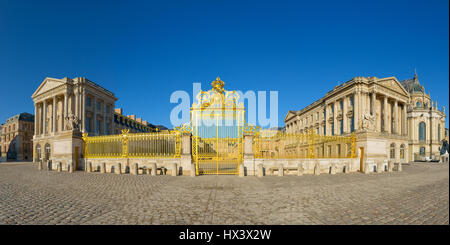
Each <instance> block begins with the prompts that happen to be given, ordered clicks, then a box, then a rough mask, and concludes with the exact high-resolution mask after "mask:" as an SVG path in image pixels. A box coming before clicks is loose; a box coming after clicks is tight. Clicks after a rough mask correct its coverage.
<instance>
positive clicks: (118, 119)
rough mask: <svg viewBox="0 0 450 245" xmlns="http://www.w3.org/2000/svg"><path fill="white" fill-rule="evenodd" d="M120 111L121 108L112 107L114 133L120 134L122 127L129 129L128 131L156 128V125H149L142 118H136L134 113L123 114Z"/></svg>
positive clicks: (153, 129)
mask: <svg viewBox="0 0 450 245" xmlns="http://www.w3.org/2000/svg"><path fill="white" fill-rule="evenodd" d="M122 112H123V110H122V108H116V109H114V134H120V133H121V131H122V129H129V130H130V133H144V132H154V131H156V130H157V129H156V127H154V126H153V125H151V124H150V125H149V123H148V122H147V121H143V120H142V118H136V115H128V116H125V115H123V114H122ZM152 126H153V127H152Z"/></svg>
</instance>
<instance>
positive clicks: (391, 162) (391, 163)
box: [388, 160, 394, 172]
mask: <svg viewBox="0 0 450 245" xmlns="http://www.w3.org/2000/svg"><path fill="white" fill-rule="evenodd" d="M393 170H394V160H388V172H392V171H393Z"/></svg>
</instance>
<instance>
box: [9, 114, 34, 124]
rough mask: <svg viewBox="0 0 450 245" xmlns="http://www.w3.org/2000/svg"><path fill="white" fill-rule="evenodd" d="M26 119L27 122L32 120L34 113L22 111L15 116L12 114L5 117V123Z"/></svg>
mask: <svg viewBox="0 0 450 245" xmlns="http://www.w3.org/2000/svg"><path fill="white" fill-rule="evenodd" d="M16 120H19V121H27V122H34V115H33V114H30V113H27V112H22V113H20V114H17V115H15V116H12V117H10V118H8V119H6V123H9V122H12V121H16Z"/></svg>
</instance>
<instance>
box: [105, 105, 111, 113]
mask: <svg viewBox="0 0 450 245" xmlns="http://www.w3.org/2000/svg"><path fill="white" fill-rule="evenodd" d="M109 110H110V107H109V105H106V113H109Z"/></svg>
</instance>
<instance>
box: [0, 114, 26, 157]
mask: <svg viewBox="0 0 450 245" xmlns="http://www.w3.org/2000/svg"><path fill="white" fill-rule="evenodd" d="M33 133H34V116H33V115H32V114H30V113H20V114H18V115H15V116H13V117H10V118H8V119H7V120H6V122H5V123H4V124H2V125H0V161H31V160H32V159H33Z"/></svg>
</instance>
